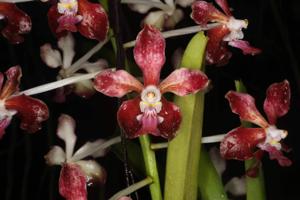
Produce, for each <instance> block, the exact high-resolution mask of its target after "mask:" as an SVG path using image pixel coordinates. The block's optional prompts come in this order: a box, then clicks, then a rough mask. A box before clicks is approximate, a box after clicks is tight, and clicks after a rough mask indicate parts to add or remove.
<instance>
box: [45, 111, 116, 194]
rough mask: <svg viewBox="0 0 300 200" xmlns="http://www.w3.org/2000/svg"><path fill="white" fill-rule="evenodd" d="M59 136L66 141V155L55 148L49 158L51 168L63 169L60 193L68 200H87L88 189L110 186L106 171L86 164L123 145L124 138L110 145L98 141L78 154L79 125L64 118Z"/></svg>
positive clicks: (59, 124) (91, 164) (46, 157)
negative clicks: (95, 185)
mask: <svg viewBox="0 0 300 200" xmlns="http://www.w3.org/2000/svg"><path fill="white" fill-rule="evenodd" d="M58 121H59V123H58V128H57V136H58V137H59V138H60V139H62V140H64V142H65V151H64V150H63V149H62V148H61V147H60V146H53V147H52V148H51V150H50V151H49V152H48V154H47V155H45V159H46V162H47V164H48V165H51V166H52V165H61V166H62V169H61V171H60V177H59V193H60V194H61V195H62V196H63V197H64V198H66V199H67V200H86V199H87V187H86V185H87V184H88V185H90V184H91V183H92V182H93V181H97V182H99V183H100V184H104V183H105V182H106V171H105V169H104V168H103V167H102V166H100V165H99V164H98V163H97V162H96V161H95V160H83V159H84V158H86V157H89V156H91V157H93V158H97V157H102V156H104V155H105V154H106V151H107V150H106V149H107V147H109V146H110V145H112V144H115V143H117V142H120V138H119V137H117V138H113V139H111V140H109V141H107V142H106V141H105V140H102V139H98V140H96V141H94V142H87V143H85V144H84V145H83V146H82V147H81V148H79V149H78V150H77V151H76V152H75V153H74V147H75V143H76V135H75V133H74V132H75V121H74V119H73V118H72V117H70V116H69V115H66V114H62V115H61V116H60V117H59V119H58Z"/></svg>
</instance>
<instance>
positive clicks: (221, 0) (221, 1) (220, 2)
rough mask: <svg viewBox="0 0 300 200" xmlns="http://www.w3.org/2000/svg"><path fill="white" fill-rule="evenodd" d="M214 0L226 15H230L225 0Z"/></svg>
mask: <svg viewBox="0 0 300 200" xmlns="http://www.w3.org/2000/svg"><path fill="white" fill-rule="evenodd" d="M215 1H216V3H217V4H218V5H219V6H220V8H222V10H223V12H224V13H225V14H226V15H227V16H231V15H232V14H231V11H230V8H229V5H228V2H227V0H215Z"/></svg>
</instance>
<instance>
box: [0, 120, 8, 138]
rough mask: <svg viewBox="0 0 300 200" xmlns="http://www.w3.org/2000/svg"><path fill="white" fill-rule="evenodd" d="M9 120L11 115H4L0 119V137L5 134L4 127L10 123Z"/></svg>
mask: <svg viewBox="0 0 300 200" xmlns="http://www.w3.org/2000/svg"><path fill="white" fill-rule="evenodd" d="M10 121H11V117H8V116H6V117H4V118H2V119H1V120H0V139H1V138H2V137H3V135H4V134H5V129H6V127H8V125H9V124H10Z"/></svg>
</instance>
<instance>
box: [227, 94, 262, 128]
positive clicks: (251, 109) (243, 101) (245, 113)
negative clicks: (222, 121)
mask: <svg viewBox="0 0 300 200" xmlns="http://www.w3.org/2000/svg"><path fill="white" fill-rule="evenodd" d="M225 97H226V99H227V100H228V101H229V104H230V107H231V110H232V112H233V113H235V114H238V115H239V116H240V119H241V120H244V121H249V122H252V123H254V124H257V125H259V126H260V127H262V128H266V127H267V126H268V123H267V122H266V120H265V119H264V118H263V116H262V115H261V114H260V113H259V111H258V110H257V108H256V106H255V100H254V98H253V97H252V96H250V95H249V94H245V93H239V92H234V91H229V92H228V93H227V94H226V96H225Z"/></svg>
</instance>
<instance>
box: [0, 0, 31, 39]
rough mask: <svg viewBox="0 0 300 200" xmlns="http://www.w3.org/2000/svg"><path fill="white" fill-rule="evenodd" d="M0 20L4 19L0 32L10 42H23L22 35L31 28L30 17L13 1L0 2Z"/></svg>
mask: <svg viewBox="0 0 300 200" xmlns="http://www.w3.org/2000/svg"><path fill="white" fill-rule="evenodd" d="M0 20H1V21H3V20H5V21H6V25H5V26H4V28H2V30H1V34H2V35H3V36H4V37H5V38H6V39H8V40H9V42H10V43H12V44H19V43H21V42H23V41H24V38H23V36H22V35H23V34H26V33H29V32H30V30H31V19H30V17H29V16H28V15H27V14H26V13H25V12H23V11H22V10H20V9H19V8H18V7H17V6H16V5H15V4H13V3H2V2H0Z"/></svg>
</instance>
